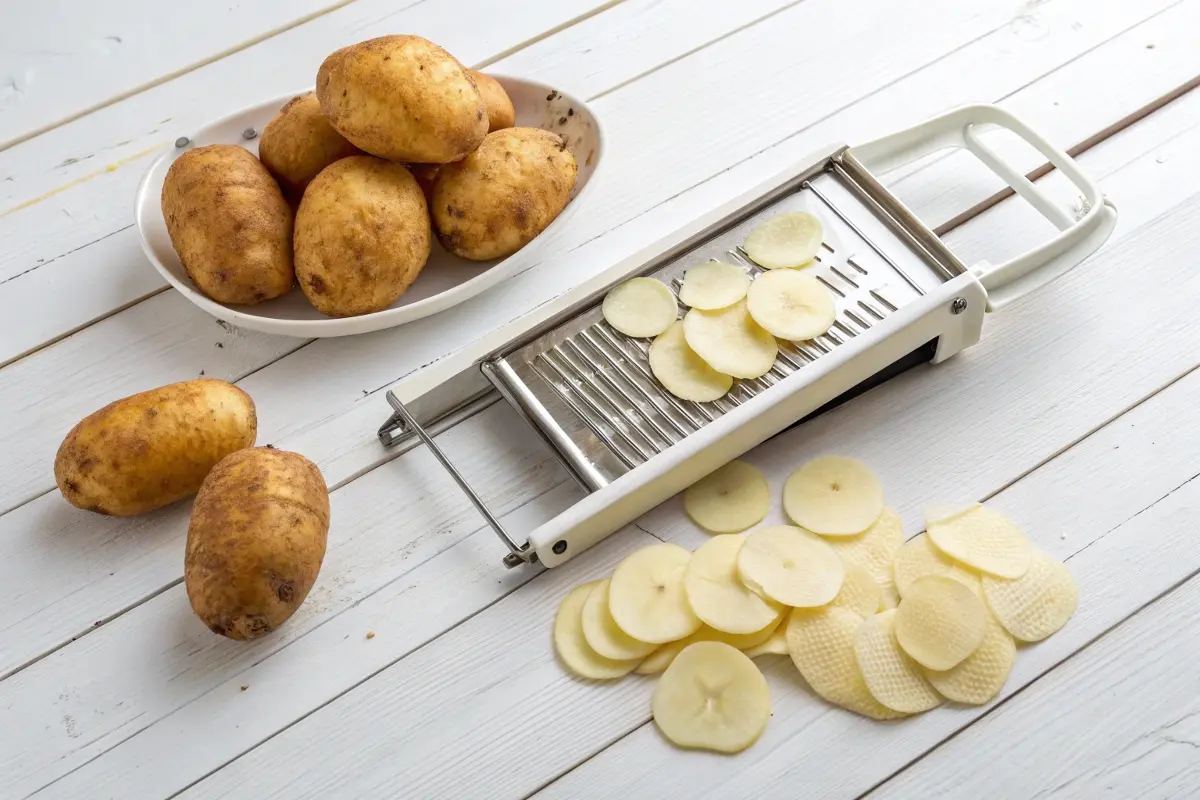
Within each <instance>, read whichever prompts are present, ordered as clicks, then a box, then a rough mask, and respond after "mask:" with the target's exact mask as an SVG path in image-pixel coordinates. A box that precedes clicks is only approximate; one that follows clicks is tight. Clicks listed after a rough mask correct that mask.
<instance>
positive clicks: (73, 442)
mask: <svg viewBox="0 0 1200 800" xmlns="http://www.w3.org/2000/svg"><path fill="white" fill-rule="evenodd" d="M257 433H258V418H257V416H256V414H255V411H254V401H253V400H251V399H250V395H248V394H246V393H245V392H243V391H242V390H241V389H239V388H238V387H236V386H234V385H233V384H231V383H226V382H225V381H219V380H214V379H212V378H200V379H198V380H194V381H185V382H184V383H173V384H171V385H169V386H162V387H159V388H157V389H151V390H150V391H148V392H142V393H140V394H135V395H133V396H132V397H126V398H125V399H123V400H118V401H116V402H115V403H110V404H109V405H107V406H105V407H104V408H102V409H100V410H99V411H97V412H96V413H94V414H91V415H89V416H87V417H85V418H84V419H83V421H82V422H80V423H79V424H78V425H76V426H75V427H74V428H72V429H71V432H70V433H68V434H67V438H66V439H64V440H63V443H62V445H61V446H60V447H59V448H58V455H57V456H55V458H54V480H55V481H56V482H57V483H58V489H59V491H60V492H62V496H63V497H65V498H66V500H67V502H68V503H70V504H71V505H73V506H76V507H77V508H82V509H86V510H88V511H96V512H98V513H101V514H111V515H113V516H117V517H130V516H134V515H136V514H144V513H146V512H147V511H153V510H154V509H156V508H161V507H162V506H165V505H167V504H168V503H173V502H175V501H176V500H179V499H180V498H182V497H187V496H188V495H190V494H195V492H196V490H197V489H199V488H200V483H201V482H202V481H203V480H204V476H205V475H207V474H208V472H209V470H211V469H212V468H213V465H215V464H216V463H217V462H218V461H220V460H221V459H222V458H224V457H225V456H227V455H228V454H230V453H232V452H234V451H235V450H241V449H242V448H244V447H252V446H253V445H254V438H255V436H256V435H257Z"/></svg>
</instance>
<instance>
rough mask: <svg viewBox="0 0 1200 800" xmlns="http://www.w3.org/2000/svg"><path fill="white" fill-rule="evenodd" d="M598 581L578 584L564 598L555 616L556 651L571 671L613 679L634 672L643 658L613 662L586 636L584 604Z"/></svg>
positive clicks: (593, 677)
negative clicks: (596, 649) (584, 633)
mask: <svg viewBox="0 0 1200 800" xmlns="http://www.w3.org/2000/svg"><path fill="white" fill-rule="evenodd" d="M599 583H600V582H599V581H592V582H591V583H585V584H583V585H581V586H576V587H575V588H574V589H572V590H571V591H570V592H568V593H567V596H566V597H565V598H563V601H562V603H561V604H560V605H559V607H558V613H557V614H556V615H555V617H554V650H555V652H557V653H558V657H559V658H560V659H561V660H562V662H563V664H564V665H565V666H566V668H567V669H568V670H570V671H571V672H572V673H574V674H575V675H578V676H579V677H580V678H589V679H592V680H611V679H613V678H620V677H621V676H622V675H627V674H629V673H630V672H632V671H633V669H634V667H636V666H637V665H638V663H639V661H640V659H636V658H635V659H632V660H631V661H614V660H613V659H611V658H605V657H604V656H602V655H600V654H599V653H597V652H596V651H595V650H593V649H592V648H591V646H590V645H589V644H588V643H587V639H586V638H585V637H584V635H583V620H582V615H583V605H584V603H586V602H587V598H588V595H589V594H591V593H592V591H593V590H594V589H595V587H596V586H598V585H599Z"/></svg>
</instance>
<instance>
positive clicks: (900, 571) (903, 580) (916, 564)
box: [892, 533, 983, 597]
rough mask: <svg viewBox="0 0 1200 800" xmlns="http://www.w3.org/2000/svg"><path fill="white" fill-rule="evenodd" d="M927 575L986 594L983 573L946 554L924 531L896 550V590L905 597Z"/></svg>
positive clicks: (977, 593)
mask: <svg viewBox="0 0 1200 800" xmlns="http://www.w3.org/2000/svg"><path fill="white" fill-rule="evenodd" d="M926 575H941V576H942V577H945V578H953V579H954V580H956V581H958V582H959V583H961V584H962V585H963V586H966V587H967V588H968V589H970V590H971V591H972V592H974V593H975V594H976V595H977V596H978V597H983V586H982V585H981V584H980V583H979V573H977V572H975V571H974V570H972V569H970V568H969V567H966V566H963V565H962V564H959V563H958V562H957V561H955V560H954V559H952V558H950V557H949V556H947V555H945V554H943V553H942V552H941V551H940V550H938V549H937V548H936V547H934V546H933V545H932V544H931V543H930V541H929V537H928V536H927V535H926V534H924V533H922V534H920V535H918V536H914V537H913V538H911V539H909V540H908V541H907V542H905V543H904V546H903V547H901V548H900V549H899V550H898V551H897V552H896V558H895V559H894V560H893V561H892V577H893V579H894V580H895V582H896V591H897V592H899V594H900V596H901V597H904V596H905V595H907V594H908V587H910V586H912V584H913V581H915V580H917V579H918V578H923V577H925V576H926Z"/></svg>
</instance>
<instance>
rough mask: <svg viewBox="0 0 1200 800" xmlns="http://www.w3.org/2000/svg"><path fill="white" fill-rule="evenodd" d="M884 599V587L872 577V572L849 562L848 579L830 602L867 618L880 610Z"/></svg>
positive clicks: (847, 566)
mask: <svg viewBox="0 0 1200 800" xmlns="http://www.w3.org/2000/svg"><path fill="white" fill-rule="evenodd" d="M882 599H883V589H882V587H880V585H879V584H878V583H876V581H875V579H874V578H872V577H871V573H869V572H867V571H866V570H865V569H863V568H862V567H860V566H859V565H858V564H847V565H846V579H845V580H844V581H842V588H841V590H840V591H839V592H838V593H837V596H836V597H834V598H833V600H831V601H830V603H829V604H830V605H833V606H841V607H842V608H848V609H850V610H851V611H853V612H854V613H855V614H858V615H859V616H860V617H862V618H863V619H867V618H868V617H871V616H873V615H874V614H875V612H876V611H878V610H879V604H880V602H881V601H882Z"/></svg>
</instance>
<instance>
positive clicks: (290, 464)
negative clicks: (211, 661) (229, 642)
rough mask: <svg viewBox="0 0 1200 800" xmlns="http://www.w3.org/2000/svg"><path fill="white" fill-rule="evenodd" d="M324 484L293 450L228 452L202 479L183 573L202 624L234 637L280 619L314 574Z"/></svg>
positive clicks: (323, 529) (323, 523)
mask: <svg viewBox="0 0 1200 800" xmlns="http://www.w3.org/2000/svg"><path fill="white" fill-rule="evenodd" d="M328 535H329V490H328V489H327V488H326V486H325V479H324V478H323V477H321V471H320V470H318V469H317V467H316V465H315V464H313V463H312V462H311V461H309V460H308V459H307V458H305V457H304V456H302V455H300V454H298V453H291V452H288V451H286V450H275V449H273V448H268V447H255V448H251V449H247V450H239V451H237V452H236V453H231V454H230V455H228V456H226V457H225V458H224V459H222V460H221V462H220V463H219V464H217V465H216V466H215V467H213V470H212V472H210V473H209V474H208V477H207V478H205V479H204V485H203V486H201V487H200V493H199V494H198V495H197V496H196V503H195V505H194V506H193V507H192V519H191V522H190V523H189V525H188V535H187V547H186V550H185V554H184V567H183V580H184V583H185V585H186V588H187V595H188V601H189V602H190V603H191V605H192V610H193V611H195V612H196V615H197V616H198V617H200V619H201V620H202V621H203V622H204V624H205V625H207V626H208V628H209V630H211V631H213V632H214V633H219V634H221V635H222V636H227V637H229V638H230V639H236V640H239V641H242V640H247V639H257V638H258V637H259V636H262V635H264V634H267V633H270V632H271V631H273V630H275V629H276V628H277V627H279V626H280V625H282V624H283V623H284V622H285V621H286V620H287V619H288V617H290V616H292V614H293V613H294V612H295V611H296V609H297V608H299V607H300V604H301V603H303V602H304V598H305V597H307V596H308V592H309V590H310V589H312V586H313V584H314V583H315V582H316V580H317V573H318V572H320V570H321V561H322V560H323V559H324V558H325V545H326V542H327V540H328Z"/></svg>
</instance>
